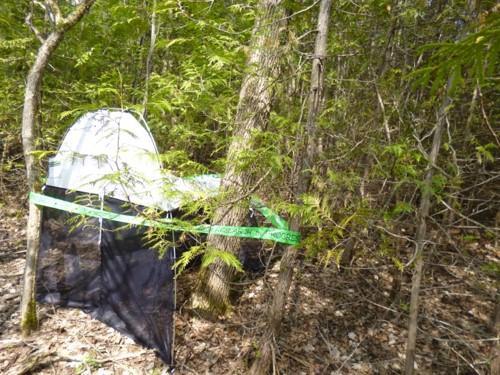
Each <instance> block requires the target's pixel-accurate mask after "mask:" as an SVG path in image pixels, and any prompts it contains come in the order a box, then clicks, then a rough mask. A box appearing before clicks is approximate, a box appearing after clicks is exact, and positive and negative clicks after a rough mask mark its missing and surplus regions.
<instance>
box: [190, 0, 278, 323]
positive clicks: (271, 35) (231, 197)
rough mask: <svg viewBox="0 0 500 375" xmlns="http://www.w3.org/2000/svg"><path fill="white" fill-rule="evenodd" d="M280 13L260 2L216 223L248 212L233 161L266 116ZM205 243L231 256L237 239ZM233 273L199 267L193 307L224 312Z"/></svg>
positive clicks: (273, 3) (217, 266) (273, 2)
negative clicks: (200, 268) (198, 278)
mask: <svg viewBox="0 0 500 375" xmlns="http://www.w3.org/2000/svg"><path fill="white" fill-rule="evenodd" d="M283 15H284V10H283V6H282V5H281V0H261V1H260V3H259V14H258V16H257V20H256V23H255V27H254V31H253V35H252V40H251V45H250V55H249V58H248V61H247V69H248V71H247V73H246V76H245V78H244V80H243V84H242V87H241V90H240V95H239V102H238V107H237V111H236V117H235V122H234V125H235V128H234V131H233V139H232V142H231V144H230V146H229V150H228V154H227V162H226V169H225V172H224V178H223V180H222V183H221V197H222V201H221V203H220V204H219V207H218V208H217V209H216V211H215V213H214V217H213V219H212V223H213V224H216V225H231V226H235V225H236V226H237V225H241V224H242V223H243V222H244V220H245V217H246V215H247V213H248V203H247V202H246V201H247V200H246V199H243V198H246V195H247V194H248V189H249V187H250V186H252V182H253V181H254V176H253V175H254V172H253V171H251V170H245V171H243V170H240V169H239V168H238V161H239V159H240V155H242V153H245V152H248V151H250V150H251V135H252V130H253V129H259V128H262V127H263V126H264V125H265V124H266V123H267V122H268V121H269V114H270V110H271V99H272V86H273V80H274V79H275V77H276V75H277V71H278V63H279V55H280V50H279V45H280V33H281V30H282V28H283V27H282V25H283ZM207 246H208V247H212V248H217V249H219V250H223V251H227V252H230V253H232V254H235V255H237V254H238V250H239V247H240V240H239V239H238V238H236V237H222V236H216V235H209V236H208V241H207ZM234 272H235V271H234V268H232V267H230V266H228V265H227V264H225V263H224V262H222V261H221V260H220V259H218V260H216V261H215V262H214V263H212V264H211V265H210V266H209V267H208V268H207V269H204V270H202V271H201V277H200V280H201V281H200V284H199V287H198V288H197V291H196V292H195V293H194V295H193V301H192V302H193V308H195V309H197V310H199V311H202V312H204V313H208V314H209V315H217V314H223V313H225V312H226V311H227V309H228V308H229V307H230V301H229V293H230V282H231V280H232V278H233V276H234Z"/></svg>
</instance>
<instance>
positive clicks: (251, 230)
mask: <svg viewBox="0 0 500 375" xmlns="http://www.w3.org/2000/svg"><path fill="white" fill-rule="evenodd" d="M30 201H31V202H33V203H35V204H37V205H39V206H44V207H50V208H55V209H57V210H62V211H67V212H71V213H74V214H79V215H84V216H89V217H96V218H102V219H106V220H113V221H118V222H121V223H126V224H131V225H143V226H147V227H155V228H164V229H171V230H175V231H183V232H193V233H205V234H216V235H220V236H228V237H242V238H254V239H259V240H271V241H275V242H280V243H284V244H287V245H297V244H298V243H299V242H300V233H298V232H293V231H290V230H288V223H287V222H286V221H285V220H284V219H283V218H281V217H280V216H279V215H277V214H276V213H275V212H273V211H272V210H271V209H269V208H268V207H265V206H264V205H263V203H262V202H260V201H257V200H255V201H254V202H253V204H254V205H255V206H256V207H255V208H256V209H257V210H258V211H259V212H261V213H262V214H263V215H264V216H265V217H266V219H267V220H268V221H270V222H271V223H272V224H273V225H275V226H276V227H277V228H262V227H233V226H226V225H208V224H202V225H193V226H187V225H185V226H183V225H179V224H177V223H175V224H174V223H172V220H169V219H160V220H151V219H147V218H145V217H140V216H130V215H124V214H119V213H115V212H111V211H106V210H101V209H98V208H93V207H87V206H83V205H80V204H77V203H73V202H67V201H65V200H62V199H57V198H53V197H49V196H47V195H44V194H39V193H34V192H31V193H30Z"/></svg>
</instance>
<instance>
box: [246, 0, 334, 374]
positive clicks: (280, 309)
mask: <svg viewBox="0 0 500 375" xmlns="http://www.w3.org/2000/svg"><path fill="white" fill-rule="evenodd" d="M330 9H331V0H321V4H320V9H319V15H318V34H317V36H316V43H315V47H314V59H313V63H312V72H311V88H310V92H309V104H308V115H307V125H306V129H305V130H306V131H302V134H301V136H300V137H301V139H300V140H299V147H300V148H299V150H298V152H297V155H296V160H295V163H296V165H297V168H296V170H297V171H298V173H299V175H298V179H297V185H296V186H295V189H294V190H295V191H294V195H295V200H296V202H297V203H299V204H300V203H301V195H302V194H304V193H305V192H306V191H307V189H308V187H309V184H310V181H311V168H312V167H313V164H314V159H315V157H316V138H317V137H316V120H317V118H318V115H319V113H320V110H321V104H322V99H323V91H324V90H323V89H324V88H323V84H324V71H325V67H324V62H325V57H326V52H327V39H328V23H329V20H330ZM290 230H293V231H298V230H300V218H299V217H294V218H293V219H292V220H291V223H290ZM296 257H297V249H296V248H295V247H294V246H288V247H287V248H286V250H285V254H284V255H283V258H282V259H281V264H280V272H279V276H278V282H277V285H276V288H275V290H274V294H273V299H272V302H271V305H270V307H269V310H268V316H267V324H266V328H265V333H264V336H263V337H262V339H261V342H260V345H259V353H258V355H257V358H256V359H255V361H254V363H253V364H252V367H251V369H250V374H254V375H259V374H265V373H267V371H268V370H269V367H270V365H271V360H272V358H273V353H274V346H273V343H274V339H275V337H277V336H278V334H279V330H280V327H281V322H282V320H283V316H284V313H285V305H286V302H287V299H288V294H289V291H290V284H291V282H292V277H293V265H294V262H295V259H296Z"/></svg>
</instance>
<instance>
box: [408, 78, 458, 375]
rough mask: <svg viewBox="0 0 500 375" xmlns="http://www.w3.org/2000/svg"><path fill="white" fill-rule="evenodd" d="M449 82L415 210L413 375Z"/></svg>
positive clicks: (410, 345)
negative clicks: (436, 173) (433, 188)
mask: <svg viewBox="0 0 500 375" xmlns="http://www.w3.org/2000/svg"><path fill="white" fill-rule="evenodd" d="M452 85H453V82H452V79H451V77H450V78H449V79H448V83H447V84H446V94H445V97H444V99H443V102H442V103H441V107H440V108H439V110H438V113H437V121H436V129H435V130H434V137H433V139H432V148H431V153H430V155H429V163H428V165H427V172H426V173H425V177H424V181H423V184H422V188H421V190H420V191H421V197H420V206H419V209H418V213H417V233H416V238H415V242H416V246H415V270H414V272H413V277H412V283H411V284H412V285H411V297H410V317H409V322H408V339H407V344H406V360H405V374H406V375H411V374H413V367H414V362H415V346H416V341H417V318H418V305H419V293H420V284H421V281H422V274H423V268H424V259H423V252H424V248H425V245H426V242H427V239H426V236H427V217H428V216H429V211H430V207H431V198H432V177H433V176H434V167H435V165H436V162H437V159H438V155H439V149H440V148H441V139H442V135H443V131H444V126H445V120H446V114H447V112H448V107H449V105H450V103H451V98H450V89H451V87H452Z"/></svg>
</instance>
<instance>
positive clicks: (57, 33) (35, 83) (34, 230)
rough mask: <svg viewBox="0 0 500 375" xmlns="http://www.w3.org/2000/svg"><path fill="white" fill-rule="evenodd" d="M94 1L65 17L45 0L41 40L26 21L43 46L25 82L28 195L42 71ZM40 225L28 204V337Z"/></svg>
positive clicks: (24, 325) (24, 299) (32, 186)
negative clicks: (45, 26) (45, 28)
mask: <svg viewBox="0 0 500 375" xmlns="http://www.w3.org/2000/svg"><path fill="white" fill-rule="evenodd" d="M95 1H96V0H82V1H80V2H79V3H78V5H77V6H76V8H75V9H74V10H73V11H72V12H71V13H70V14H68V15H67V16H64V15H63V13H62V11H61V9H60V7H59V4H58V2H57V0H45V1H44V2H43V5H44V7H45V9H46V11H47V13H48V15H49V18H50V20H51V30H50V32H49V34H48V35H47V36H46V37H45V36H43V35H42V34H41V33H40V32H39V31H38V30H37V29H36V28H35V26H34V25H33V23H32V22H31V20H32V14H31V13H30V14H29V15H28V17H27V18H26V21H27V23H28V25H29V26H30V27H31V29H32V30H33V32H34V33H35V35H36V36H37V38H38V39H39V40H40V41H41V42H42V44H41V46H40V48H39V49H38V52H37V55H36V58H35V62H34V63H33V65H32V67H31V69H30V71H29V73H28V77H27V79H26V88H25V95H24V106H23V116H22V139H23V153H24V159H25V163H26V175H27V183H28V188H29V190H30V191H36V190H38V189H39V186H38V171H37V168H36V163H35V156H34V155H33V152H34V151H35V150H36V146H37V136H36V129H35V122H36V116H37V113H38V110H39V106H40V99H39V98H40V88H41V84H42V78H43V74H44V71H45V68H46V67H47V64H48V63H49V59H50V57H51V56H52V54H53V53H54V51H55V50H56V49H57V47H58V46H59V44H60V43H61V40H62V39H63V37H64V34H65V33H66V32H67V31H68V30H69V29H71V28H72V27H73V26H74V25H75V24H76V23H78V21H80V19H81V18H82V17H83V16H84V15H85V13H86V12H87V11H88V10H89V9H90V7H91V6H92V5H93V4H94V3H95ZM40 221H41V211H40V209H39V208H38V207H37V206H36V205H35V204H33V203H31V202H30V204H29V214H28V224H27V233H26V236H27V251H26V266H25V269H24V280H23V291H22V296H21V330H22V332H23V334H25V335H28V334H29V333H30V332H31V331H32V330H34V329H36V327H37V325H38V321H37V316H36V302H35V276H36V264H37V258H38V248H39V243H40Z"/></svg>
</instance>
